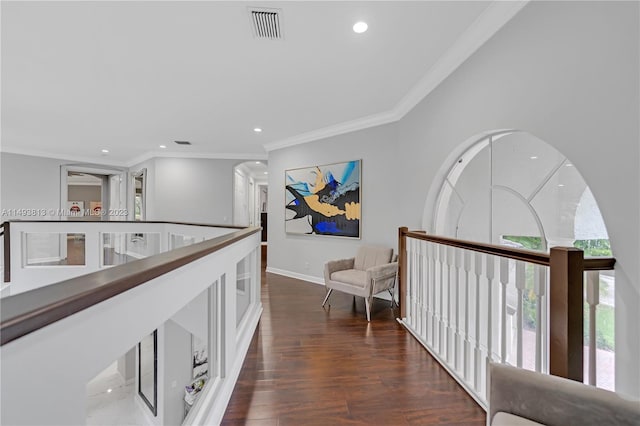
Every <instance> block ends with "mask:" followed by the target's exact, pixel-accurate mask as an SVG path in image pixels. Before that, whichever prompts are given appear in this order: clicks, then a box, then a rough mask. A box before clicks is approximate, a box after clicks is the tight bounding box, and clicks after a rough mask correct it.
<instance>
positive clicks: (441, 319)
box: [438, 245, 449, 354]
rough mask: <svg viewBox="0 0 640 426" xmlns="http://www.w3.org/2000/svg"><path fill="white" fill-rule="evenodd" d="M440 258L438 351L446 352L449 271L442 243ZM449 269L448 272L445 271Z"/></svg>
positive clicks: (445, 251)
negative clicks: (446, 290)
mask: <svg viewBox="0 0 640 426" xmlns="http://www.w3.org/2000/svg"><path fill="white" fill-rule="evenodd" d="M438 254H439V256H438V258H439V259H440V289H439V294H438V301H439V311H438V312H439V316H438V353H439V354H442V353H443V351H445V352H446V350H445V348H444V343H445V325H444V286H445V279H447V278H446V277H447V272H448V271H449V268H448V265H447V246H445V245H440V250H439V253H438ZM445 271H447V272H445Z"/></svg>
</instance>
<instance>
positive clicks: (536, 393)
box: [487, 363, 640, 426]
mask: <svg viewBox="0 0 640 426" xmlns="http://www.w3.org/2000/svg"><path fill="white" fill-rule="evenodd" d="M489 368H490V376H489V383H488V386H487V387H488V391H489V398H488V399H489V412H488V422H487V423H488V424H491V423H492V420H493V416H494V415H495V414H496V413H497V412H505V413H510V414H513V415H516V416H520V417H524V418H527V419H529V420H533V421H536V422H538V423H542V424H545V425H548V426H554V425H562V426H565V425H567V426H569V425H576V426H577V425H580V426H598V425H604V424H617V425H633V424H637V422H638V419H639V418H640V402H638V401H630V400H625V399H623V398H621V397H620V396H619V395H618V394H616V393H614V392H609V391H607V390H604V389H598V388H595V387H593V386H588V385H585V384H583V383H578V382H574V381H572V380H568V379H563V378H560V377H555V376H549V375H546V374H541V373H536V372H533V371H528V370H522V369H519V368H515V367H510V366H507V365H501V364H494V363H491V364H490V367H489Z"/></svg>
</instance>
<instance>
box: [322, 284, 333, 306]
mask: <svg viewBox="0 0 640 426" xmlns="http://www.w3.org/2000/svg"><path fill="white" fill-rule="evenodd" d="M332 291H333V289H332V288H330V289H329V291H328V292H327V295H326V296H325V298H324V301H323V302H322V307H324V305H325V304H326V303H327V300H329V296H331V292H332Z"/></svg>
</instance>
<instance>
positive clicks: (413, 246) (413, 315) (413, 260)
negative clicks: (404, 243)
mask: <svg viewBox="0 0 640 426" xmlns="http://www.w3.org/2000/svg"><path fill="white" fill-rule="evenodd" d="M417 243H418V241H417V240H415V239H413V238H412V239H411V268H410V270H411V280H410V281H409V282H410V283H411V327H412V328H413V329H414V330H415V329H416V306H417V304H418V302H417V300H416V288H417V286H418V284H417V281H418V276H417V274H416V256H417V253H416V248H417V247H416V246H417Z"/></svg>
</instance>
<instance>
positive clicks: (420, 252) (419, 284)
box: [415, 240, 426, 336]
mask: <svg viewBox="0 0 640 426" xmlns="http://www.w3.org/2000/svg"><path fill="white" fill-rule="evenodd" d="M425 244H426V243H425V241H421V240H417V245H418V246H417V256H416V278H417V279H416V293H417V295H418V301H417V304H416V327H415V330H416V332H417V333H418V336H422V335H423V332H424V327H423V326H422V322H423V319H424V318H423V317H422V311H423V305H424V282H423V281H422V277H423V272H424V271H423V270H422V265H423V262H422V259H423V258H424V245H425Z"/></svg>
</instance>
